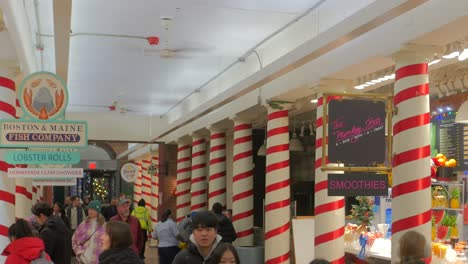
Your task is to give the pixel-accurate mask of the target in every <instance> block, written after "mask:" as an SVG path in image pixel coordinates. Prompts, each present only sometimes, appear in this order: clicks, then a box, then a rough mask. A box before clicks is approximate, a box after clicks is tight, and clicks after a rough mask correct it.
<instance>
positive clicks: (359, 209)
mask: <svg viewBox="0 0 468 264" xmlns="http://www.w3.org/2000/svg"><path fill="white" fill-rule="evenodd" d="M356 200H357V201H358V204H353V209H351V217H352V218H353V219H354V220H355V221H356V222H357V224H358V225H362V226H369V225H370V221H371V220H372V219H374V211H373V210H372V209H373V207H374V203H373V202H372V201H371V200H370V199H369V198H368V197H366V196H357V197H356Z"/></svg>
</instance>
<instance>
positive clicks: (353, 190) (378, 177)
mask: <svg viewBox="0 0 468 264" xmlns="http://www.w3.org/2000/svg"><path fill="white" fill-rule="evenodd" d="M387 195H388V176H387V174H375V173H360V172H350V173H344V174H328V196H387Z"/></svg>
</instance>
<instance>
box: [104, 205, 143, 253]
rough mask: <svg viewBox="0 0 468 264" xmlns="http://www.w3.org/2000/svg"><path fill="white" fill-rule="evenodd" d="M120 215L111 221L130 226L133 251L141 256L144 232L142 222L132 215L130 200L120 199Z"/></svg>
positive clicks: (118, 208)
mask: <svg viewBox="0 0 468 264" xmlns="http://www.w3.org/2000/svg"><path fill="white" fill-rule="evenodd" d="M117 211H118V214H117V215H115V216H114V217H112V218H111V219H110V221H111V222H112V221H122V222H125V223H127V224H128V225H129V226H130V233H131V234H132V238H133V245H132V249H133V251H135V253H136V254H138V255H139V254H140V252H141V248H142V247H144V246H145V245H144V244H143V232H142V231H141V227H140V221H138V218H136V217H134V216H132V215H130V200H129V199H126V198H125V199H120V201H119V206H118V207H117Z"/></svg>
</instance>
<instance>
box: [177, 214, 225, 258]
mask: <svg viewBox="0 0 468 264" xmlns="http://www.w3.org/2000/svg"><path fill="white" fill-rule="evenodd" d="M217 226H218V220H217V219H216V215H215V214H214V213H212V212H206V211H205V212H198V213H197V214H196V215H194V216H193V217H192V227H193V229H192V235H191V236H190V243H189V245H188V247H187V248H186V249H184V250H182V251H181V252H179V253H178V254H177V256H176V257H175V259H174V261H173V262H172V264H187V263H190V264H208V263H210V264H211V262H210V261H211V255H212V254H213V251H214V250H215V249H216V247H217V246H218V244H220V243H221V236H220V235H218V234H217V231H216V228H217ZM216 264H218V263H216Z"/></svg>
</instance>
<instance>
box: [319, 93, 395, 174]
mask: <svg viewBox="0 0 468 264" xmlns="http://www.w3.org/2000/svg"><path fill="white" fill-rule="evenodd" d="M385 116H386V112H385V102H382V101H369V100H355V99H353V100H333V101H330V103H329V111H328V117H329V118H328V159H329V161H330V162H331V163H344V164H346V165H354V166H369V165H372V164H373V163H378V164H382V163H384V161H385V149H386V148H385Z"/></svg>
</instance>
